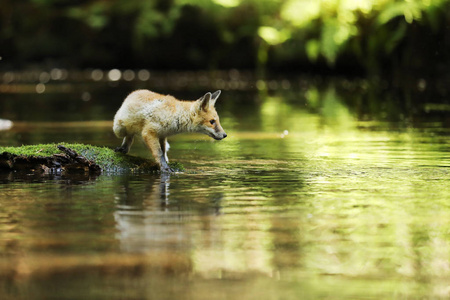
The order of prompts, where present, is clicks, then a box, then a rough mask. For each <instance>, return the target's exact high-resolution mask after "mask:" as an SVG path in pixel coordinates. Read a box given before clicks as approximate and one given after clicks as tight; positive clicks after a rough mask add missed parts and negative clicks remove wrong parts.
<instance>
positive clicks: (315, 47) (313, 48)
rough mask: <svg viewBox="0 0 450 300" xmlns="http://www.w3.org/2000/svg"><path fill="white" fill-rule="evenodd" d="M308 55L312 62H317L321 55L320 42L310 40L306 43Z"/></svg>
mask: <svg viewBox="0 0 450 300" xmlns="http://www.w3.org/2000/svg"><path fill="white" fill-rule="evenodd" d="M305 48H306V55H307V56H308V58H309V60H310V61H313V62H314V61H316V60H317V58H318V57H319V54H320V43H319V41H318V40H315V39H313V40H309V41H308V42H306V45H305Z"/></svg>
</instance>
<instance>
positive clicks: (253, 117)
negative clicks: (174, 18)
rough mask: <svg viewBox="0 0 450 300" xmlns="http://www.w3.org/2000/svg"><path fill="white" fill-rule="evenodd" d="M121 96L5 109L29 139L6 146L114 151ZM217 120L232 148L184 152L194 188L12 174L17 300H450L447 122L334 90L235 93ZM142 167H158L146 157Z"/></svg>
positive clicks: (195, 144)
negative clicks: (381, 107) (351, 101)
mask: <svg viewBox="0 0 450 300" xmlns="http://www.w3.org/2000/svg"><path fill="white" fill-rule="evenodd" d="M113 90H114V89H113ZM115 91H117V93H113V94H108V93H100V92H98V94H96V92H95V91H91V94H92V99H90V100H89V101H83V99H79V94H73V93H72V94H68V95H67V97H68V99H63V98H64V97H66V96H65V95H64V94H58V93H55V94H51V93H49V94H42V95H38V96H36V95H34V96H32V95H21V94H14V95H2V97H3V99H2V100H1V101H2V102H1V103H0V108H1V109H2V112H3V115H2V116H1V117H2V118H8V119H12V120H13V121H15V123H16V126H15V127H13V129H11V130H9V131H5V132H0V143H1V145H20V144H28V143H46V142H57V141H70V142H85V143H92V144H95V145H106V146H111V147H113V146H115V145H117V144H118V143H120V141H118V140H117V139H116V138H115V137H114V136H113V134H112V132H111V125H112V123H111V119H112V116H113V115H114V112H115V110H116V109H117V107H118V106H119V105H120V101H121V99H122V96H123V95H124V94H125V95H126V93H127V92H126V89H125V88H123V89H118V88H117V89H116V90H115ZM172 94H174V95H176V93H172ZM191 94H194V93H193V92H189V93H185V95H186V97H187V96H188V95H191ZM200 95H201V93H200ZM107 96H109V98H108V100H106V99H104V98H107ZM180 97H182V96H180ZM380 101H381V100H380ZM217 105H218V107H217V109H218V111H219V114H220V116H221V123H222V125H223V127H224V128H225V129H226V130H227V133H228V137H227V138H226V139H224V140H223V141H220V142H216V141H212V140H210V139H209V138H208V137H206V136H199V135H180V136H176V137H173V138H172V139H171V140H170V142H171V145H172V148H171V150H170V152H169V158H171V159H172V160H174V161H179V162H181V163H183V164H184V165H185V167H186V169H187V172H186V173H183V174H176V175H163V176H160V175H126V174H125V175H113V174H109V175H108V174H105V175H101V176H99V177H97V178H92V177H91V178H89V177H87V176H79V177H70V178H68V177H38V176H33V175H29V176H21V177H18V176H14V174H4V175H0V182H1V183H2V184H0V201H1V203H0V231H1V239H0V253H2V256H1V257H0V264H1V267H0V278H1V281H0V291H1V293H2V294H3V295H6V299H30V298H35V299H47V298H55V299H73V298H76V299H99V298H104V299H386V298H406V299H410V298H411V299H415V298H417V299H419V298H420V299H423V298H447V297H448V296H450V285H449V282H450V260H449V259H450V235H449V232H450V223H449V222H448V220H449V219H450V204H449V203H450V190H449V188H448V186H449V183H450V173H449V171H450V169H449V167H450V155H449V143H450V138H449V129H448V127H447V126H446V124H448V123H446V122H445V120H446V118H445V117H443V115H442V114H441V113H440V114H430V115H429V116H426V117H423V118H420V120H419V121H418V120H417V118H415V119H411V118H408V115H409V112H408V111H405V112H403V115H404V116H406V117H404V116H399V117H398V118H394V119H391V118H390V117H389V114H388V113H386V114H385V117H380V115H383V112H381V113H380V111H378V110H377V111H376V112H373V111H370V110H369V111H367V110H366V109H363V108H360V109H355V107H354V106H351V105H350V106H349V105H348V103H347V98H345V96H343V95H342V94H340V92H338V91H337V90H336V89H335V88H334V87H328V88H316V87H308V88H305V89H297V90H279V91H272V92H269V93H267V92H264V91H260V92H244V91H242V92H228V93H227V92H226V91H224V92H223V93H222V96H221V98H220V99H219V101H218V103H217ZM27 106H28V107H27ZM54 107H58V108H57V109H55V108H54ZM46 109H48V111H47V110H46ZM36 110H39V113H37V112H36ZM56 111H58V113H56ZM390 111H391V110H390ZM131 154H132V155H141V156H149V153H148V151H147V150H146V149H145V147H144V146H143V145H142V144H141V143H140V142H136V144H135V145H134V146H133V150H132V153H131Z"/></svg>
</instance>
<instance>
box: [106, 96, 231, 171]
mask: <svg viewBox="0 0 450 300" xmlns="http://www.w3.org/2000/svg"><path fill="white" fill-rule="evenodd" d="M219 95H220V91H216V92H214V93H213V94H211V93H206V94H205V95H204V96H203V97H201V98H200V99H198V100H196V101H182V100H178V99H176V98H174V97H172V96H170V95H161V94H157V93H154V92H151V91H149V90H137V91H134V92H132V93H131V94H130V95H128V97H127V98H126V99H125V100H124V102H123V103H122V106H121V107H120V108H119V110H118V111H117V113H116V115H115V117H114V126H113V130H114V133H115V134H116V136H117V137H118V138H123V143H122V145H121V146H120V147H117V148H116V149H115V151H116V152H122V153H128V151H130V147H131V145H132V144H133V140H134V137H135V136H141V137H142V139H143V141H144V143H145V144H146V145H147V147H148V148H149V149H150V151H151V152H152V155H153V157H154V158H155V160H156V162H157V163H158V165H159V166H160V169H161V171H162V172H173V170H172V169H171V168H170V167H169V165H168V162H169V159H168V158H167V151H168V150H169V143H167V137H168V136H171V135H174V134H178V133H181V132H199V133H204V134H206V135H209V136H210V137H212V138H214V139H216V140H221V139H224V138H226V137H227V134H226V133H225V131H224V130H223V128H222V126H220V122H219V116H218V115H217V112H216V109H215V107H214V105H215V103H216V100H217V98H219Z"/></svg>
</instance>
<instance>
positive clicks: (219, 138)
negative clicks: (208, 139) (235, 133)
mask: <svg viewBox="0 0 450 300" xmlns="http://www.w3.org/2000/svg"><path fill="white" fill-rule="evenodd" d="M226 137H227V134H226V133H225V132H222V133H218V134H215V135H214V136H213V138H214V139H215V140H218V141H220V140H223V139H224V138H226Z"/></svg>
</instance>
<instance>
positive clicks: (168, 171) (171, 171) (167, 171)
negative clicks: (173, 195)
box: [161, 166, 176, 174]
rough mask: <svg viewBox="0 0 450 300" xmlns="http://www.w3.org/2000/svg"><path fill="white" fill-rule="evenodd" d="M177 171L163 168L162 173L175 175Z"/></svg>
mask: <svg viewBox="0 0 450 300" xmlns="http://www.w3.org/2000/svg"><path fill="white" fill-rule="evenodd" d="M175 172H176V171H175V170H174V169H172V168H171V167H169V166H167V167H161V173H169V174H170V173H175Z"/></svg>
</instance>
